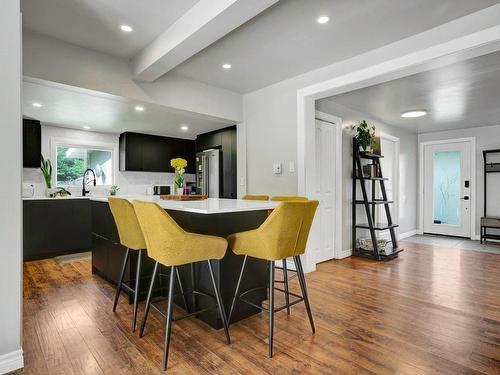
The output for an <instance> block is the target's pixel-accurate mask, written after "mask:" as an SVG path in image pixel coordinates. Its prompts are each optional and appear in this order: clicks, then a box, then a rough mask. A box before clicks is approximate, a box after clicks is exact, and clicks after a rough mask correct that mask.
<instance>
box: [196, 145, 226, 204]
mask: <svg viewBox="0 0 500 375" xmlns="http://www.w3.org/2000/svg"><path fill="white" fill-rule="evenodd" d="M220 180H221V158H220V150H206V151H203V152H198V153H197V154H196V187H197V189H196V190H197V193H198V194H201V195H208V197H209V198H219V197H220V186H221V184H220Z"/></svg>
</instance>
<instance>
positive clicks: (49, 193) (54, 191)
mask: <svg viewBox="0 0 500 375" xmlns="http://www.w3.org/2000/svg"><path fill="white" fill-rule="evenodd" d="M58 190H59V189H57V188H47V189H45V196H46V197H47V198H55V196H56V194H57V191H58Z"/></svg>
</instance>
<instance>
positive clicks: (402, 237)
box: [398, 229, 417, 240]
mask: <svg viewBox="0 0 500 375" xmlns="http://www.w3.org/2000/svg"><path fill="white" fill-rule="evenodd" d="M416 234H417V230H416V229H413V230H410V231H408V232H404V233H400V234H399V236H398V240H403V239H405V238H408V237H411V236H414V235H416Z"/></svg>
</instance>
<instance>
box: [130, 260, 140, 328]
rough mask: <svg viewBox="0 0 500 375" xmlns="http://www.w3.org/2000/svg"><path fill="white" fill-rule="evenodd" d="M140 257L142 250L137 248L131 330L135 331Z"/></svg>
mask: <svg viewBox="0 0 500 375" xmlns="http://www.w3.org/2000/svg"><path fill="white" fill-rule="evenodd" d="M141 258H142V250H139V254H138V255H137V270H136V272H135V289H134V290H135V292H134V316H133V317H132V332H135V326H136V322H137V301H138V300H139V285H140V280H141Z"/></svg>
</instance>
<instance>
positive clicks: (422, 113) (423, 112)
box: [401, 109, 427, 118]
mask: <svg viewBox="0 0 500 375" xmlns="http://www.w3.org/2000/svg"><path fill="white" fill-rule="evenodd" d="M426 114H427V111H426V110H425V109H416V110H413V111H406V112H403V113H401V117H404V118H415V117H422V116H425V115H426Z"/></svg>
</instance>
